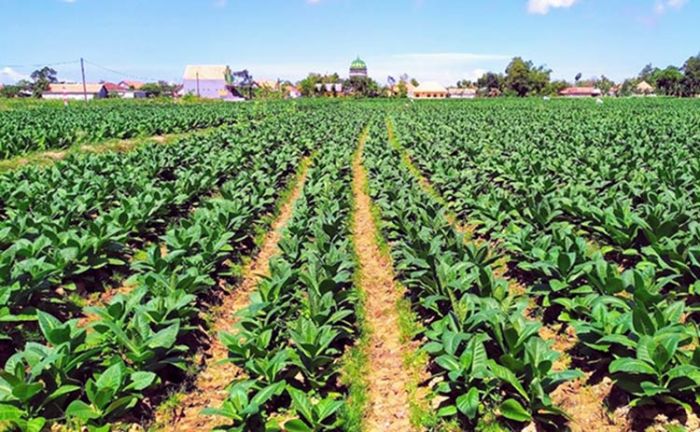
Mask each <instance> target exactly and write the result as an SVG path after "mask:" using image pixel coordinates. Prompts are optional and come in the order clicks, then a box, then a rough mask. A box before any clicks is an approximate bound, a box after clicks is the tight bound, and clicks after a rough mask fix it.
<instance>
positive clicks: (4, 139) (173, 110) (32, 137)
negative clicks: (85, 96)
mask: <svg viewBox="0 0 700 432" xmlns="http://www.w3.org/2000/svg"><path fill="white" fill-rule="evenodd" d="M246 117H247V110H246V108H245V107H244V106H242V105H238V104H220V103H208V104H201V103H200V104H174V103H139V104H136V103H133V102H119V101H109V102H105V103H100V104H90V105H86V106H84V105H83V104H76V105H71V106H70V107H66V108H64V107H60V106H55V105H50V106H48V105H47V106H41V107H33V108H25V109H15V110H11V111H4V112H2V113H1V114H0V158H2V159H6V158H11V157H14V156H18V155H22V154H25V153H28V152H32V151H41V150H50V149H64V148H67V147H70V146H71V145H73V144H76V143H83V142H94V141H100V140H104V139H109V138H119V139H125V138H132V137H136V136H152V135H162V134H166V133H179V132H185V131H189V130H193V129H199V128H205V127H213V126H221V125H226V124H229V125H230V124H234V123H237V122H239V121H240V120H241V119H242V118H243V119H245V118H246Z"/></svg>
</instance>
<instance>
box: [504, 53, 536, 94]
mask: <svg viewBox="0 0 700 432" xmlns="http://www.w3.org/2000/svg"><path fill="white" fill-rule="evenodd" d="M505 86H506V90H508V91H509V92H512V93H515V94H516V95H518V96H520V97H524V96H527V94H528V93H529V92H530V65H529V64H528V63H527V62H525V60H523V59H522V57H515V58H514V59H513V60H512V61H511V62H510V64H509V65H508V67H506V82H505Z"/></svg>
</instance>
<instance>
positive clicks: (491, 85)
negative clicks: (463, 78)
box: [476, 72, 504, 93]
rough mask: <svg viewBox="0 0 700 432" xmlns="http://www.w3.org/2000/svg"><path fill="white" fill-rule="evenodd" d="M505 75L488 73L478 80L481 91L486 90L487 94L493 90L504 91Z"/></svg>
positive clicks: (477, 83)
mask: <svg viewBox="0 0 700 432" xmlns="http://www.w3.org/2000/svg"><path fill="white" fill-rule="evenodd" d="M503 81H504V79H503V75H501V74H496V73H493V72H486V73H485V74H483V75H482V76H481V77H480V78H479V79H478V80H476V85H477V87H479V88H480V89H486V91H487V93H489V92H490V91H491V90H498V91H499V92H500V91H503Z"/></svg>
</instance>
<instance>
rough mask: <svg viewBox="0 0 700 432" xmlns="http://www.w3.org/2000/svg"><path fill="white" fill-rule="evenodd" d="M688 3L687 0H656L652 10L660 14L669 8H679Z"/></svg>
mask: <svg viewBox="0 0 700 432" xmlns="http://www.w3.org/2000/svg"><path fill="white" fill-rule="evenodd" d="M687 3H688V0H656V4H655V5H654V12H656V13H657V14H659V15H661V14H664V13H666V12H667V11H668V10H670V9H676V10H677V9H680V8H682V7H683V6H685V5H686V4H687Z"/></svg>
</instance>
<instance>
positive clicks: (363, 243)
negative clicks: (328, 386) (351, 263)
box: [352, 134, 412, 432]
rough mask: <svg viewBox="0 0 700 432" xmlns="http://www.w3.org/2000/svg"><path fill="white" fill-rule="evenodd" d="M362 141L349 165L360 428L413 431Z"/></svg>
mask: <svg viewBox="0 0 700 432" xmlns="http://www.w3.org/2000/svg"><path fill="white" fill-rule="evenodd" d="M365 141H366V134H363V136H362V137H361V138H360V144H359V148H358V151H357V155H356V156H355V160H354V161H353V166H352V169H353V185H352V189H353V194H354V197H355V204H354V205H355V209H354V210H355V211H354V216H353V236H354V242H355V249H356V253H357V255H358V259H359V272H360V285H361V289H362V291H363V292H364V296H365V298H366V303H365V313H366V318H365V319H366V320H367V326H368V327H369V329H370V332H371V334H370V340H369V344H368V350H369V352H368V353H367V354H368V355H367V357H368V365H369V368H368V369H369V370H368V371H367V376H366V382H367V385H368V399H369V404H368V405H369V406H368V407H367V412H366V418H365V430H367V431H372V432H374V431H387V432H388V431H402V432H403V431H410V430H412V427H411V423H410V414H409V403H408V393H407V382H406V380H407V378H408V374H407V373H406V371H405V370H404V367H403V358H404V347H403V346H402V344H401V333H400V329H399V316H398V311H397V309H396V308H397V302H398V301H399V299H400V298H401V297H402V294H401V292H400V291H399V289H398V288H397V286H396V284H395V283H394V272H393V269H392V266H391V263H390V261H389V260H388V259H387V258H386V257H385V256H384V255H383V254H382V253H381V251H380V249H379V245H378V244H377V227H376V226H375V224H374V219H373V217H372V211H371V200H370V197H369V196H368V195H367V192H366V187H367V174H366V172H365V169H364V167H363V166H362V153H363V150H364V146H365Z"/></svg>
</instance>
